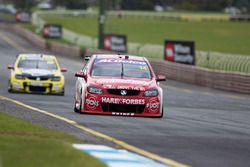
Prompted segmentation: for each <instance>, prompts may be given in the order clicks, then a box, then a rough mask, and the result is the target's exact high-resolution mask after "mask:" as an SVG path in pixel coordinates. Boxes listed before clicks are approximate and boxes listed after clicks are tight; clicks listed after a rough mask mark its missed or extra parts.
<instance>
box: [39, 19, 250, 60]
mask: <svg viewBox="0 0 250 167" xmlns="http://www.w3.org/2000/svg"><path fill="white" fill-rule="evenodd" d="M43 18H44V19H45V20H46V21H47V22H49V23H59V24H62V25H63V26H64V27H65V28H67V29H70V30H72V31H74V32H76V33H79V34H84V35H89V36H92V37H97V19H96V18H95V17H86V16H82V15H81V16H79V17H74V16H68V15H67V16H66V15H64V16H62V15H44V16H43ZM249 30H250V23H248V22H229V21H174V20H166V19H162V20H161V19H155V18H154V17H148V18H147V17H132V16H131V17H122V18H121V19H119V18H116V17H112V19H111V17H109V18H107V22H106V32H107V33H118V34H127V35H128V41H129V42H139V43H143V44H145V43H152V44H162V45H163V41H164V40H165V39H174V40H175V39H176V40H194V41H195V42H196V48H197V49H198V50H204V51H218V52H225V53H233V54H245V55H250V47H249V46H250V31H249Z"/></svg>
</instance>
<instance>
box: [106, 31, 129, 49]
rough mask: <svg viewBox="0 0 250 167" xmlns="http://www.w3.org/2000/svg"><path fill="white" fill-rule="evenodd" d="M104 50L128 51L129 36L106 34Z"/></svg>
mask: <svg viewBox="0 0 250 167" xmlns="http://www.w3.org/2000/svg"><path fill="white" fill-rule="evenodd" d="M103 40H104V41H103V46H104V50H108V51H114V52H120V53H127V36H126V35H117V34H104V38H103Z"/></svg>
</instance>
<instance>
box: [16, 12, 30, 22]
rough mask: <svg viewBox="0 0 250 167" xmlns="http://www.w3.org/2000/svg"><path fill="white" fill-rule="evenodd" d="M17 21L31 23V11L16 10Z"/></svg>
mask: <svg viewBox="0 0 250 167" xmlns="http://www.w3.org/2000/svg"><path fill="white" fill-rule="evenodd" d="M16 22H20V23H29V22H31V13H29V12H24V11H18V12H16Z"/></svg>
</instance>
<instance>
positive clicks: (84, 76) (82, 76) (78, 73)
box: [75, 71, 86, 78]
mask: <svg viewBox="0 0 250 167" xmlns="http://www.w3.org/2000/svg"><path fill="white" fill-rule="evenodd" d="M75 77H80V78H86V75H85V74H84V73H83V71H78V72H77V73H75Z"/></svg>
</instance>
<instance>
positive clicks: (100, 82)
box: [96, 79, 150, 88]
mask: <svg viewBox="0 0 250 167" xmlns="http://www.w3.org/2000/svg"><path fill="white" fill-rule="evenodd" d="M96 83H98V84H117V83H123V84H134V85H143V86H146V85H149V84H150V83H149V82H145V81H139V80H130V79H128V80H127V79H126V80H125V79H99V80H97V81H96ZM138 88H139V87H138Z"/></svg>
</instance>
